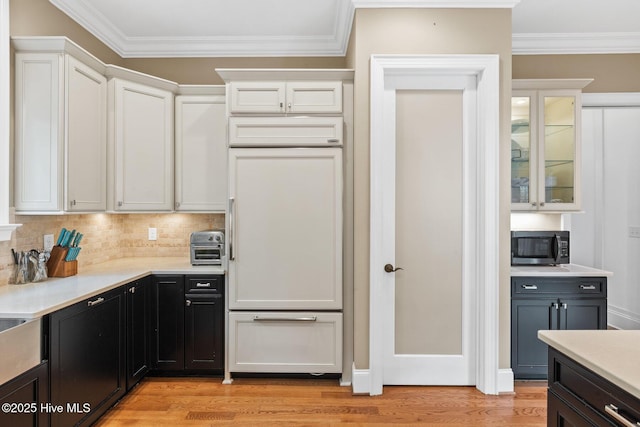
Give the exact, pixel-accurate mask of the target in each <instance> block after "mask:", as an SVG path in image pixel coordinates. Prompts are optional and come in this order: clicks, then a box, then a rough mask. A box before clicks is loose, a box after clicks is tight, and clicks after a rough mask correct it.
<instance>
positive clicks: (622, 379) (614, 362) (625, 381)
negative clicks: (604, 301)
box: [538, 330, 640, 399]
mask: <svg viewBox="0 0 640 427" xmlns="http://www.w3.org/2000/svg"><path fill="white" fill-rule="evenodd" d="M538 338H540V339H541V340H542V341H544V342H545V343H546V344H548V345H549V346H551V347H553V348H555V349H556V350H558V351H559V352H561V353H563V354H565V355H566V356H568V357H569V358H571V359H573V360H575V361H576V362H578V363H579V364H581V365H582V366H584V367H585V368H587V369H590V370H591V371H593V372H595V373H596V374H598V375H600V376H601V377H603V378H604V379H606V380H608V381H609V382H611V383H613V384H615V385H617V386H618V387H620V388H622V389H623V390H626V391H627V392H628V393H629V394H631V395H633V396H634V397H636V398H638V399H640V364H638V343H640V331H639V330H625V331H622V330H590V331H586V330H585V331H583V330H574V331H568V330H554V331H538Z"/></svg>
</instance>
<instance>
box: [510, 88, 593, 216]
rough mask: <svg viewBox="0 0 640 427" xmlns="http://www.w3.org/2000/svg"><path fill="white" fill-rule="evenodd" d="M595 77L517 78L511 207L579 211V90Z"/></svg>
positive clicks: (512, 140) (513, 116)
mask: <svg viewBox="0 0 640 427" xmlns="http://www.w3.org/2000/svg"><path fill="white" fill-rule="evenodd" d="M589 82H591V80H588V79H579V80H514V81H513V91H512V100H511V210H512V211H553V212H560V211H578V210H580V195H581V194H580V191H581V189H580V170H581V162H580V146H581V144H580V130H581V124H580V118H581V90H582V88H583V87H584V86H586V85H587V84H588V83H589Z"/></svg>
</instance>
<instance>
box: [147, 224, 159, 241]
mask: <svg viewBox="0 0 640 427" xmlns="http://www.w3.org/2000/svg"><path fill="white" fill-rule="evenodd" d="M149 240H158V229H157V228H152V227H149Z"/></svg>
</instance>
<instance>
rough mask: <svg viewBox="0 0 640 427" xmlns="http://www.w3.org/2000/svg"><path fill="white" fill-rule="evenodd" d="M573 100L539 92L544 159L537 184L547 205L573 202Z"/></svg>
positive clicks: (574, 128) (574, 127)
mask: <svg viewBox="0 0 640 427" xmlns="http://www.w3.org/2000/svg"><path fill="white" fill-rule="evenodd" d="M575 101H576V98H575V96H555V95H553V96H546V95H543V96H542V103H543V107H542V108H543V117H544V140H543V145H544V148H543V150H544V152H543V153H542V156H543V157H542V158H543V159H544V162H543V163H542V164H541V165H540V166H541V168H542V169H543V170H541V171H540V180H541V181H540V184H539V185H540V188H544V199H543V198H542V197H540V199H541V200H540V201H541V202H544V205H542V206H545V207H546V208H548V209H553V207H552V206H547V204H550V203H551V204H557V203H563V204H566V203H569V204H573V203H575V190H574V189H575V160H576V126H575V121H576V120H575V118H576V114H575ZM542 199H543V200H542Z"/></svg>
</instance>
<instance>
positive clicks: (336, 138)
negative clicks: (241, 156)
mask: <svg viewBox="0 0 640 427" xmlns="http://www.w3.org/2000/svg"><path fill="white" fill-rule="evenodd" d="M342 127H343V123H342V117H230V118H229V146H231V147H242V146H244V147H287V146H294V147H310V146H320V147H332V146H341V145H342Z"/></svg>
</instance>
